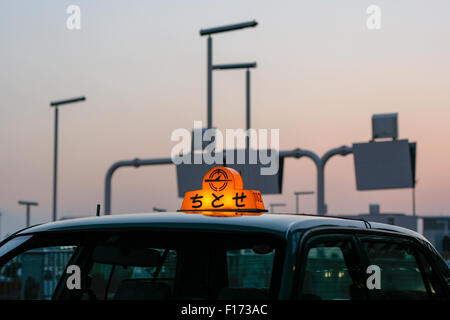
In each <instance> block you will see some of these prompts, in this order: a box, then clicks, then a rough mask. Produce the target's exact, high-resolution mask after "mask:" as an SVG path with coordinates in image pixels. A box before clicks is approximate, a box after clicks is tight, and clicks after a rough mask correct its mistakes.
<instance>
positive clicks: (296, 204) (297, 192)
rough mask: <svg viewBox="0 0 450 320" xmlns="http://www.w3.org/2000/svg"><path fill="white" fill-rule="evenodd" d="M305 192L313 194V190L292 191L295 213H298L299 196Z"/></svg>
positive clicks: (305, 193)
mask: <svg viewBox="0 0 450 320" xmlns="http://www.w3.org/2000/svg"><path fill="white" fill-rule="evenodd" d="M307 194H314V191H296V192H294V195H295V212H296V213H300V210H299V203H298V198H299V196H303V195H307Z"/></svg>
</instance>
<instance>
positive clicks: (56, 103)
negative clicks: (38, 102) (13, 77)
mask: <svg viewBox="0 0 450 320" xmlns="http://www.w3.org/2000/svg"><path fill="white" fill-rule="evenodd" d="M85 100H86V97H84V96H83V97H78V98H73V99H67V100H60V101H53V102H50V107H55V137H54V141H55V144H54V153H53V221H56V211H57V210H56V184H57V178H58V172H57V168H58V107H59V106H61V105H64V104H69V103H75V102H80V101H85Z"/></svg>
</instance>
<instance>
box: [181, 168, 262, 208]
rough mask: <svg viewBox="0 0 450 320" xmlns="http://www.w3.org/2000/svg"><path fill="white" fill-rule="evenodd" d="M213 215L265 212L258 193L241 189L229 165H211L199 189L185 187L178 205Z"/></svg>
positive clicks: (239, 178) (239, 177)
mask: <svg viewBox="0 0 450 320" xmlns="http://www.w3.org/2000/svg"><path fill="white" fill-rule="evenodd" d="M178 211H184V212H188V213H197V212H198V213H202V214H206V215H215V216H236V215H259V214H261V213H262V212H266V211H267V210H265V208H264V203H263V201H262V197H261V193H260V192H259V191H255V190H245V189H244V183H243V182H242V177H241V175H240V174H239V173H238V172H237V171H236V170H234V169H232V168H225V167H215V168H213V169H211V170H209V171H208V172H207V173H206V175H205V177H204V178H203V183H202V189H201V190H195V191H188V192H186V194H185V195H184V200H183V203H182V205H181V209H180V210H178Z"/></svg>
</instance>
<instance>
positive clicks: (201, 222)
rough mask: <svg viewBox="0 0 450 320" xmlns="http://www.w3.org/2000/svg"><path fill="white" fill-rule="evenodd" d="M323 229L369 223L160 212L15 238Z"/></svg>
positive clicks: (72, 223) (379, 226)
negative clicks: (83, 233)
mask: <svg viewBox="0 0 450 320" xmlns="http://www.w3.org/2000/svg"><path fill="white" fill-rule="evenodd" d="M325 226H331V227H353V228H361V229H366V228H367V227H368V226H369V224H368V223H367V222H365V221H362V220H357V219H348V218H339V217H330V216H316V215H302V214H278V213H277V214H262V215H258V216H238V217H216V216H206V215H202V214H188V213H184V212H161V213H137V214H121V215H109V216H101V217H89V218H77V219H70V220H63V221H57V222H50V223H46V224H41V225H37V226H33V227H30V228H27V229H24V230H21V231H19V232H18V233H17V234H16V235H18V234H28V233H35V232H47V231H83V230H107V229H125V228H130V229H138V228H162V229H166V228H167V229H169V228H170V229H186V230H192V229H196V230H217V231H219V230H221V231H247V232H268V233H275V234H277V235H279V236H282V237H287V235H288V234H289V233H291V232H293V231H296V230H301V229H303V230H306V229H312V228H317V227H325ZM370 228H371V229H374V230H387V231H393V232H397V233H401V234H407V235H410V236H413V237H416V238H421V239H423V240H426V239H425V238H424V237H423V236H422V235H421V234H419V233H417V232H414V231H412V230H409V229H405V228H402V227H397V226H393V225H388V224H383V223H375V222H370Z"/></svg>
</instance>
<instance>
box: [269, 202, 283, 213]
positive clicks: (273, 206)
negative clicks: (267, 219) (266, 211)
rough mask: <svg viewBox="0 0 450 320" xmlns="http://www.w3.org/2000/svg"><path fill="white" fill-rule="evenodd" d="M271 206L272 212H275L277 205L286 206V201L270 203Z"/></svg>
mask: <svg viewBox="0 0 450 320" xmlns="http://www.w3.org/2000/svg"><path fill="white" fill-rule="evenodd" d="M269 206H270V213H275V211H274V208H275V207H286V203H269Z"/></svg>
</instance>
